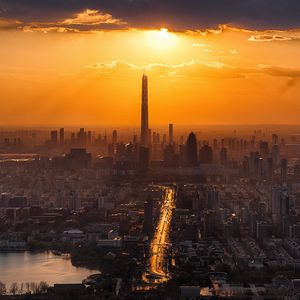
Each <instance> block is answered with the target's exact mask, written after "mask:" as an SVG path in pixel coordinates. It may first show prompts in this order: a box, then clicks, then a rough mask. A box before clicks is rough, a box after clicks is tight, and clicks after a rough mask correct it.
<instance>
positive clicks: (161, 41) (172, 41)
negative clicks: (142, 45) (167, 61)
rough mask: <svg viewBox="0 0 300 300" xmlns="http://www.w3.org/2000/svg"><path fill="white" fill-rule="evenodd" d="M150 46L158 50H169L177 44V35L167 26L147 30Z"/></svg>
mask: <svg viewBox="0 0 300 300" xmlns="http://www.w3.org/2000/svg"><path fill="white" fill-rule="evenodd" d="M147 39H148V44H149V47H151V48H154V49H157V50H168V49H170V48H173V47H174V46H176V44H177V37H176V35H175V34H174V33H170V32H169V31H168V29H167V28H161V29H160V30H151V31H148V32H147Z"/></svg>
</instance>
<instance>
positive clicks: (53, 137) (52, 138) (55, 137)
mask: <svg viewBox="0 0 300 300" xmlns="http://www.w3.org/2000/svg"><path fill="white" fill-rule="evenodd" d="M57 140H58V132H57V130H52V131H51V132H50V143H51V146H53V147H56V146H57Z"/></svg>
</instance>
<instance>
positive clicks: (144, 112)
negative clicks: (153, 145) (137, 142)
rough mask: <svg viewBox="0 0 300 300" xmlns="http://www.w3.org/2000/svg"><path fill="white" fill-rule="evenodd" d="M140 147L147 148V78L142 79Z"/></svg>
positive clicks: (144, 76)
mask: <svg viewBox="0 0 300 300" xmlns="http://www.w3.org/2000/svg"><path fill="white" fill-rule="evenodd" d="M141 145H142V146H144V147H145V146H149V121H148V77H147V76H146V75H143V78H142V113H141Z"/></svg>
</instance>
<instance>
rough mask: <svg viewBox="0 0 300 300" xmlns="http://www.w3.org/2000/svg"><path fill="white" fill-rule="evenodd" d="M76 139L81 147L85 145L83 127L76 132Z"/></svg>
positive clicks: (85, 138)
mask: <svg viewBox="0 0 300 300" xmlns="http://www.w3.org/2000/svg"><path fill="white" fill-rule="evenodd" d="M77 140H78V143H79V145H80V146H81V147H85V146H86V142H87V134H86V132H85V131H84V128H80V130H79V132H78V133H77Z"/></svg>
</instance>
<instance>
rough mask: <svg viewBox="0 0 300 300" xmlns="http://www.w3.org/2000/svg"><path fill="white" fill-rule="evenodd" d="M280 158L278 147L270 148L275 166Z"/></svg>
mask: <svg viewBox="0 0 300 300" xmlns="http://www.w3.org/2000/svg"><path fill="white" fill-rule="evenodd" d="M279 157H280V147H279V146H278V145H274V146H273V147H272V158H273V162H274V164H275V165H278V163H279Z"/></svg>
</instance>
